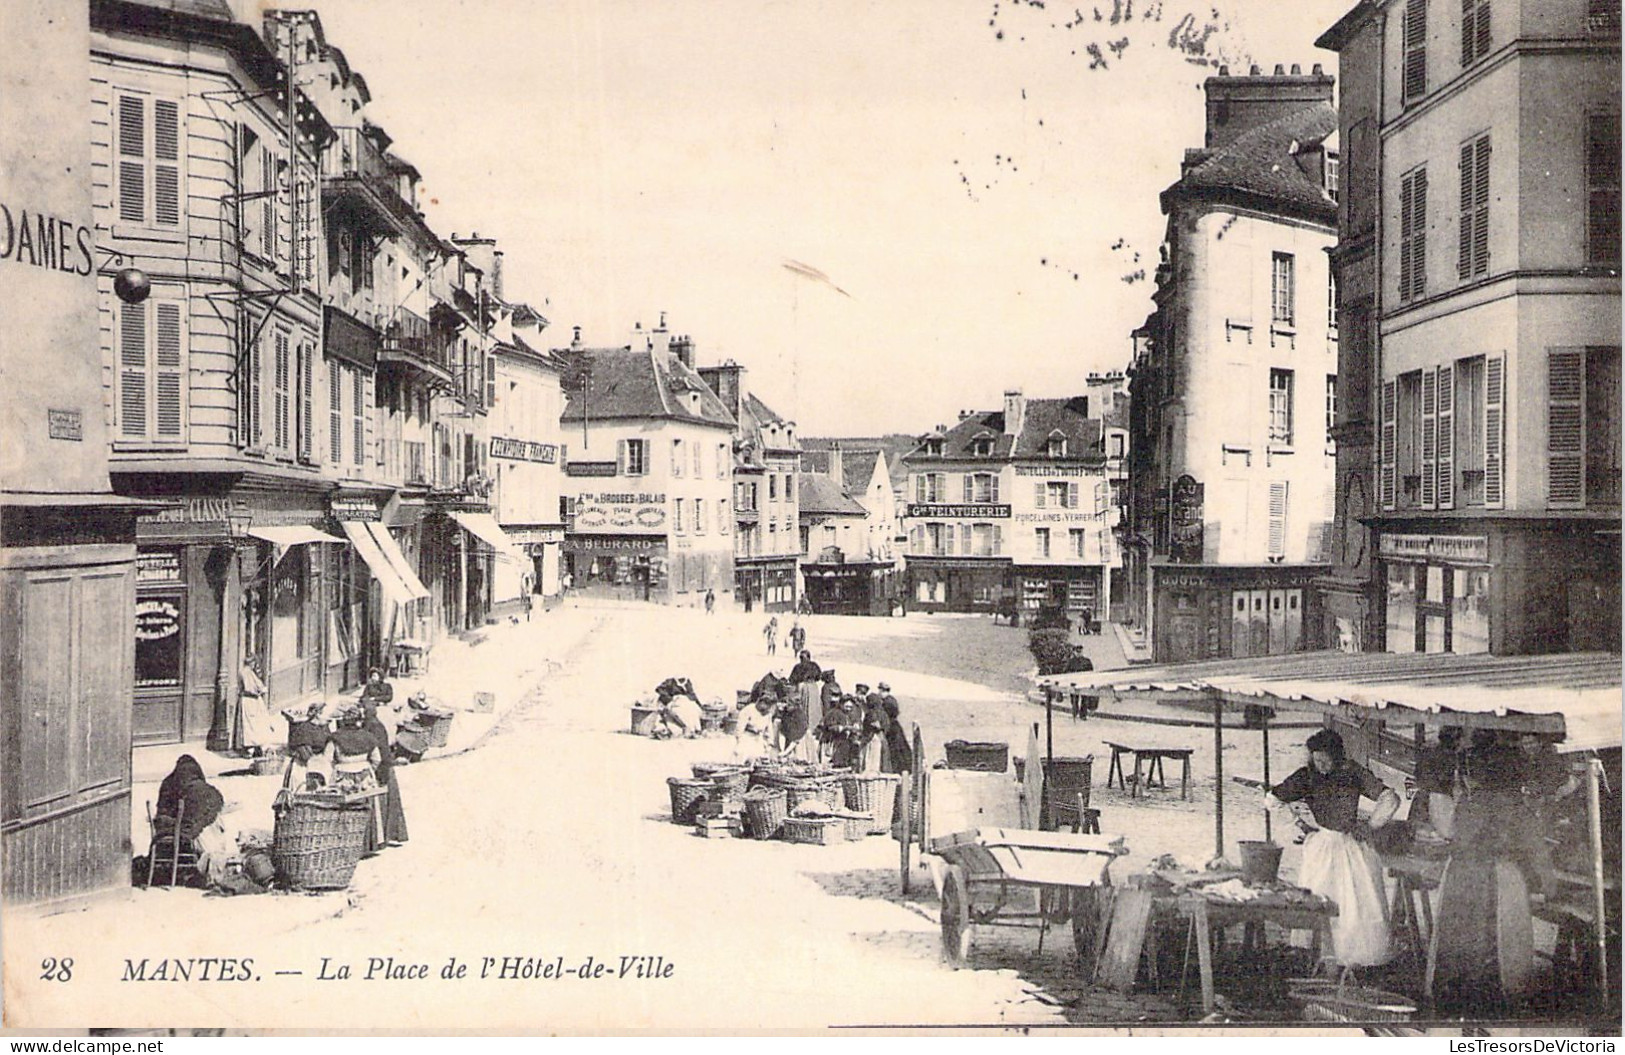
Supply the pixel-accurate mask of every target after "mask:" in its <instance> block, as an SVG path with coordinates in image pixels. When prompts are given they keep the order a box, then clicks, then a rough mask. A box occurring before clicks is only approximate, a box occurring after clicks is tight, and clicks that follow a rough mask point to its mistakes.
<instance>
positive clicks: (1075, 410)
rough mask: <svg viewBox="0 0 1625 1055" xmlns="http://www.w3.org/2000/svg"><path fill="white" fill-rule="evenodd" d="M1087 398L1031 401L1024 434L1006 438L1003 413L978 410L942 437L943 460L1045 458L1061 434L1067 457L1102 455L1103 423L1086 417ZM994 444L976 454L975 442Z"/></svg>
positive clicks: (917, 450)
mask: <svg viewBox="0 0 1625 1055" xmlns="http://www.w3.org/2000/svg"><path fill="white" fill-rule="evenodd" d="M1085 405H1086V404H1085V401H1084V397H1082V396H1073V397H1071V398H1069V399H1029V400H1027V411H1026V417H1025V419H1024V420H1023V421H1022V426H1021V433H1020V435H1017V436H1010V435H1007V434H1006V433H1005V431H1004V411H1002V410H992V411H977V412H974V413H971V414H967V415H966V416H965V417H963V418H960V419H959V423H958V424H957V425H955V426H953V427H952V428H950V429H948V431H947V432H945V433H943V436H942V441H943V442H942V457H943V458H945V459H962V460H986V461H988V462H997V461H1000V460H1003V459H1008V458H1045V457H1048V456H1049V441H1050V438H1051V437H1052V436H1056V435H1059V436H1060V437H1062V438H1064V439H1065V440H1066V451H1067V457H1068V458H1082V457H1085V456H1087V455H1089V454H1099V453H1100V450H1099V445H1100V437H1101V431H1100V421H1099V420H1098V419H1096V418H1090V417H1085V416H1084V413H1083V410H1084V407H1085ZM979 439H990V440H992V441H993V444H992V448H991V452H990V453H989V454H986V455H979V454H975V453H973V452H974V451H975V449H976V441H977V440H979ZM924 450H925V448H924V444H923V443H917V444H916V445H915V447H914V450H913V451H911V452H910V454H911V456H912V455H923V454H924Z"/></svg>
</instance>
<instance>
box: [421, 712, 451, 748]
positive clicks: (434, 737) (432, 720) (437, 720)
mask: <svg viewBox="0 0 1625 1055" xmlns="http://www.w3.org/2000/svg"><path fill="white" fill-rule="evenodd" d="M455 717H457V712H456V711H422V712H420V713H419V714H418V724H420V725H422V726H423V727H424V729H425V730H427V732H428V737H429V746H430V747H445V746H446V744H447V743H448V742H449V741H450V739H451V720H452V719H453V718H455Z"/></svg>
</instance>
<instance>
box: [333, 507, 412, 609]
mask: <svg viewBox="0 0 1625 1055" xmlns="http://www.w3.org/2000/svg"><path fill="white" fill-rule="evenodd" d="M340 526H342V527H343V528H344V533H345V534H346V535H347V536H349V539H350V544H351V545H352V546H354V547H355V551H356V552H357V553H359V554H360V555H361V559H362V560H364V561H366V562H367V567H368V568H370V569H372V577H373V578H374V579H377V580H378V588H379V589H380V590H382V591H383V592H384V596H385V597H388V598H389V599H390V600H391V601H394V602H395V603H396V604H410V603H412V602H413V601H416V600H419V599H421V598H424V597H427V596H429V591H427V590H425V589H424V588H423V584H422V583H421V582H419V581H418V579H417V576H416V575H413V576H412V578H411V580H410V581H408V580H407V578H406V577H405V576H404V575H402V574H401V569H399V568H397V567H396V566H395V563H394V562H393V561H391V560H390V559H389V557H388V556H387V555H386V554H385V553H384V551H383V548H382V547H381V546H380V545H379V543H378V537H377V533H376V532H375V531H374V530H373V529H374V528H376V527H378V526H379V525H377V524H372V523H368V522H365V521H360V520H346V521H343V522H342V524H341V525H340ZM385 534H387V532H385ZM392 541H393V540H392ZM408 574H410V572H409V571H408Z"/></svg>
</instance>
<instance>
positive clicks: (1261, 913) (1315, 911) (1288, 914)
mask: <svg viewBox="0 0 1625 1055" xmlns="http://www.w3.org/2000/svg"><path fill="white" fill-rule="evenodd" d="M1171 900H1172V907H1173V909H1174V911H1176V912H1178V913H1179V915H1181V916H1183V917H1184V918H1185V919H1187V920H1189V921H1190V928H1191V934H1192V936H1193V937H1194V940H1195V942H1196V962H1197V967H1198V969H1199V970H1200V972H1201V977H1202V1010H1203V1011H1204V1012H1209V1013H1211V1012H1212V1011H1213V1008H1214V1000H1213V946H1212V940H1213V939H1212V932H1213V930H1214V929H1215V928H1217V929H1219V930H1220V931H1222V930H1223V929H1224V928H1225V927H1230V926H1234V925H1236V924H1238V923H1240V924H1244V925H1246V926H1247V927H1248V929H1249V930H1251V929H1252V928H1254V927H1258V928H1260V929H1262V927H1263V925H1264V924H1266V923H1273V924H1275V925H1276V926H1277V927H1281V928H1284V929H1286V930H1309V931H1314V932H1315V942H1316V954H1317V956H1318V955H1321V954H1324V953H1325V952H1326V950H1329V949H1330V948H1331V947H1332V920H1333V918H1335V917H1336V916H1337V905H1336V904H1334V903H1333V902H1331V901H1329V900H1327V899H1326V898H1323V897H1319V896H1318V895H1313V894H1311V895H1308V896H1307V897H1301V898H1291V899H1288V898H1286V897H1283V896H1282V895H1280V894H1264V895H1261V896H1259V897H1257V898H1255V899H1253V900H1252V901H1228V900H1224V899H1222V898H1218V897H1211V896H1206V895H1203V894H1201V893H1195V892H1187V893H1184V894H1179V895H1176V896H1174V897H1173V898H1172V899H1171Z"/></svg>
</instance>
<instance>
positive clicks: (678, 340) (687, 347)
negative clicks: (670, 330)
mask: <svg viewBox="0 0 1625 1055" xmlns="http://www.w3.org/2000/svg"><path fill="white" fill-rule="evenodd" d="M671 354H672V355H675V356H676V357H677V358H678V359H680V360H682V362H683V365H684V366H686V367H688V368H689V369H690V370H694V369H697V367H695V365H694V338H692V337H690V336H689V335H688V334H686V333H684V334H679V335H678V336H676V337H673V338H672V339H671Z"/></svg>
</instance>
